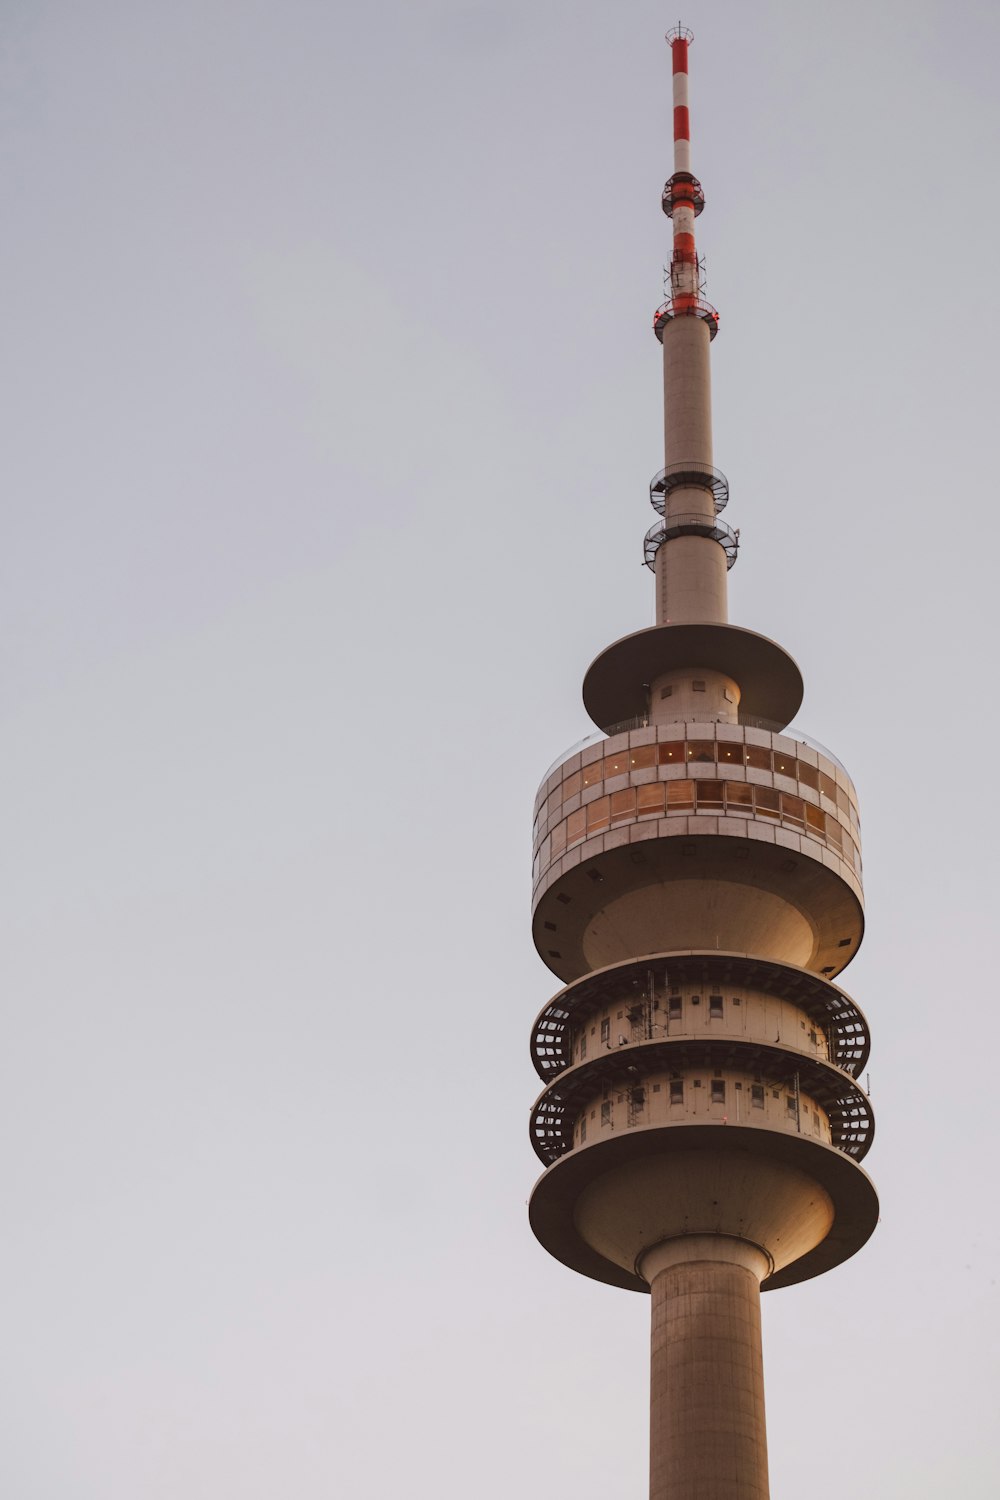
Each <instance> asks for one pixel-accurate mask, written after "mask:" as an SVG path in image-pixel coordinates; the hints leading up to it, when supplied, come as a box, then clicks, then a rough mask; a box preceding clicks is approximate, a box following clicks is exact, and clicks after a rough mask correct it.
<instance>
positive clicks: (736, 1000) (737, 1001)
mask: <svg viewBox="0 0 1000 1500" xmlns="http://www.w3.org/2000/svg"><path fill="white" fill-rule="evenodd" d="M733 1004H734V1005H742V1004H743V1001H742V1000H741V999H740V997H739V995H734V996H733Z"/></svg>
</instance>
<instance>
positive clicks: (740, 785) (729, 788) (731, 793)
mask: <svg viewBox="0 0 1000 1500" xmlns="http://www.w3.org/2000/svg"><path fill="white" fill-rule="evenodd" d="M725 787H726V805H727V807H752V806H753V787H752V786H750V785H749V784H748V783H747V782H745V781H727V782H726V783H725Z"/></svg>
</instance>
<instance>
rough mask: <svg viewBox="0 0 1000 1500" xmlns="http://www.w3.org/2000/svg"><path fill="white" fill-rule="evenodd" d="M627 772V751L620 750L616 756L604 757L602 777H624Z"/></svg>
mask: <svg viewBox="0 0 1000 1500" xmlns="http://www.w3.org/2000/svg"><path fill="white" fill-rule="evenodd" d="M627 770H628V751H627V750H622V751H620V752H619V753H618V754H617V755H606V756H605V757H604V775H605V776H606V777H607V776H624V775H625V773H626V771H627Z"/></svg>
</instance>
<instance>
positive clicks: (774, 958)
mask: <svg viewBox="0 0 1000 1500" xmlns="http://www.w3.org/2000/svg"><path fill="white" fill-rule="evenodd" d="M535 812H536V820H535V828H534V841H533V842H534V864H533V911H534V915H533V937H534V941H535V946H536V948H537V949H538V952H539V955H540V957H541V958H542V959H543V961H544V962H545V963H546V964H547V965H548V966H549V968H550V969H552V970H553V972H554V973H556V974H558V975H559V977H560V978H561V979H563V980H564V981H571V980H575V979H578V978H580V977H582V976H583V975H584V974H586V973H587V972H588V971H590V970H593V969H598V968H604V967H606V966H609V965H613V964H616V963H619V962H624V961H626V960H628V959H631V958H633V957H634V955H635V954H636V953H643V952H650V951H659V952H676V951H687V950H690V949H697V950H711V949H712V948H715V947H717V946H722V945H723V944H724V946H725V948H726V949H727V950H738V951H741V952H746V953H752V954H754V955H755V956H756V957H757V958H759V959H762V960H766V961H771V962H777V963H784V964H791V965H794V966H797V967H799V968H804V969H807V970H809V971H811V972H813V973H815V974H821V975H823V976H824V977H827V978H832V977H833V976H834V975H835V974H836V973H838V972H839V971H840V970H841V969H842V968H843V967H844V966H845V965H846V964H847V963H848V962H849V961H850V959H851V958H852V957H853V956H854V954H855V953H856V952H857V949H858V946H859V945H860V942H861V938H862V935H863V932H864V912H863V890H862V884H861V835H860V817H859V815H858V807H857V798H856V795H855V792H854V787H853V785H852V783H851V780H850V778H849V777H848V775H847V773H846V772H845V771H844V770H843V768H842V767H841V766H839V765H838V764H836V763H835V762H834V761H832V760H830V759H828V758H827V757H826V756H824V755H821V754H820V753H819V751H817V750H815V749H813V748H812V747H810V746H808V745H807V744H805V743H804V742H802V741H796V740H795V739H793V738H792V737H791V736H789V735H783V734H782V735H778V734H773V733H772V732H770V731H768V730H762V729H755V728H753V727H750V726H744V725H740V724H725V723H714V724H698V723H692V722H686V723H683V724H666V725H659V726H654V725H649V726H647V727H646V728H642V729H633V730H628V731H625V732H623V733H621V734H617V735H614V736H612V737H611V738H610V739H608V740H605V741H602V742H600V743H598V744H596V745H591V746H588V747H586V748H584V749H583V750H581V751H579V752H578V753H576V754H571V755H570V756H569V757H568V758H567V759H566V760H564V761H563V762H562V763H561V764H559V765H557V766H556V768H555V769H554V770H553V771H552V772H551V774H550V775H549V776H548V777H547V778H546V780H545V782H544V783H543V785H542V787H541V788H540V789H539V794H538V798H537V800H536V807H535Z"/></svg>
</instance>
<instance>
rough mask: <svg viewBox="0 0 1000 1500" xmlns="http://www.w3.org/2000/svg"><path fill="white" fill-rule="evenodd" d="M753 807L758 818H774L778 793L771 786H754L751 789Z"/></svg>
mask: <svg viewBox="0 0 1000 1500" xmlns="http://www.w3.org/2000/svg"><path fill="white" fill-rule="evenodd" d="M753 794H754V806H755V807H756V809H757V816H758V817H759V818H776V817H777V816H778V810H779V804H778V798H779V795H780V794H779V793H778V792H776V791H775V790H774V787H772V786H755V787H754V789H753Z"/></svg>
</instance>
